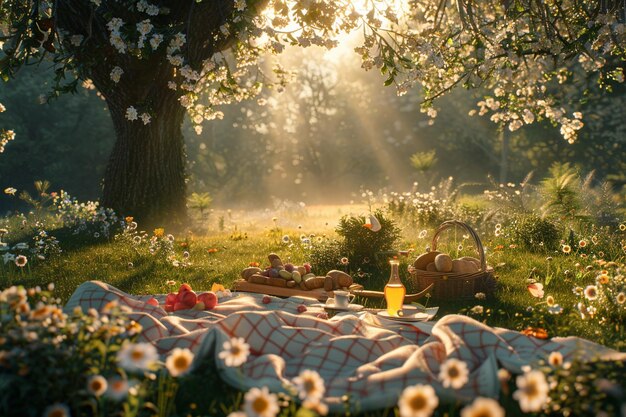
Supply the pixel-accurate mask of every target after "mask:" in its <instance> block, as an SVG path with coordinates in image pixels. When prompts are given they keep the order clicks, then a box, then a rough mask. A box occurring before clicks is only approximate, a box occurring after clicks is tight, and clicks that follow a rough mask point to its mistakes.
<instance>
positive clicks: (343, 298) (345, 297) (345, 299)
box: [334, 291, 355, 308]
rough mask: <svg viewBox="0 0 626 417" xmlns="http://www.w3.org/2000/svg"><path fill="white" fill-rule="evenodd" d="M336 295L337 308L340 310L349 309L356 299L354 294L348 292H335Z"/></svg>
mask: <svg viewBox="0 0 626 417" xmlns="http://www.w3.org/2000/svg"><path fill="white" fill-rule="evenodd" d="M334 294H335V306H336V307H340V308H347V307H348V305H349V304H350V303H351V302H352V300H354V297H355V295H354V294H350V293H349V292H348V291H334Z"/></svg>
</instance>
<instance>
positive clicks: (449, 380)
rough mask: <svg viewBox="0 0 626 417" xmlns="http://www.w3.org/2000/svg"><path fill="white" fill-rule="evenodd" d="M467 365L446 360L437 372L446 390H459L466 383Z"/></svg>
mask: <svg viewBox="0 0 626 417" xmlns="http://www.w3.org/2000/svg"><path fill="white" fill-rule="evenodd" d="M468 376H469V371H468V369H467V364H466V363H465V362H463V361H460V360H458V359H455V358H450V359H448V360H447V361H446V362H445V363H444V364H443V365H441V368H440V370H439V380H440V381H441V382H442V384H443V386H444V387H446V388H454V389H459V388H461V387H462V386H463V385H465V384H466V383H467V380H468Z"/></svg>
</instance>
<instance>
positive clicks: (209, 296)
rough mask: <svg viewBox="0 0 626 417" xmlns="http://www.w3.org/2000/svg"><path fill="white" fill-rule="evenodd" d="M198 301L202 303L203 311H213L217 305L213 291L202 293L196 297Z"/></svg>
mask: <svg viewBox="0 0 626 417" xmlns="http://www.w3.org/2000/svg"><path fill="white" fill-rule="evenodd" d="M198 301H202V302H203V303H204V309H205V310H213V308H215V306H216V305H217V295H215V293H214V292H213V291H209V292H203V293H202V294H200V295H199V296H198Z"/></svg>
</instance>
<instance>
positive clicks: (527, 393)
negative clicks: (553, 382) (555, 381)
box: [513, 371, 549, 413]
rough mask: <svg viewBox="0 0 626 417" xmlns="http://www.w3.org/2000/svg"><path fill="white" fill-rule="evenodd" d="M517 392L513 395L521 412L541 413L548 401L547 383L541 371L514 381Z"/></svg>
mask: <svg viewBox="0 0 626 417" xmlns="http://www.w3.org/2000/svg"><path fill="white" fill-rule="evenodd" d="M516 383H517V388H518V390H517V391H515V392H514V393H513V398H515V399H516V400H517V401H518V402H519V405H520V408H521V409H522V411H523V412H525V413H528V412H536V411H541V409H542V408H543V406H544V404H545V403H546V401H547V399H548V390H549V387H548V383H547V382H546V377H545V375H544V374H543V372H541V371H530V372H526V373H525V374H524V375H520V376H518V377H517V379H516Z"/></svg>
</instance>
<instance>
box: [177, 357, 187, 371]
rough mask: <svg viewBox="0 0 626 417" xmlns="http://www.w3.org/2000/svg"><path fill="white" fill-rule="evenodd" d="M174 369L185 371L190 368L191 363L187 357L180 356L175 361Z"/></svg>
mask: <svg viewBox="0 0 626 417" xmlns="http://www.w3.org/2000/svg"><path fill="white" fill-rule="evenodd" d="M174 367H175V368H176V369H180V370H185V369H187V368H188V367H189V361H188V360H187V358H186V357H184V356H182V355H181V356H178V357H176V359H175V360H174Z"/></svg>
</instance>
